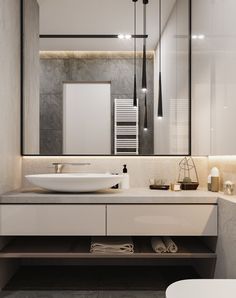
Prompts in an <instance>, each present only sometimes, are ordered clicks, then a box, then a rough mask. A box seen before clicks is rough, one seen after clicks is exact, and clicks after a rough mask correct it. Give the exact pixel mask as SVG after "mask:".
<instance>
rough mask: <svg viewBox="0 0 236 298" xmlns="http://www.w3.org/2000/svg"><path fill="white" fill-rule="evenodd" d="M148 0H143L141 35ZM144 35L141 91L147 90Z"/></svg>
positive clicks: (145, 18) (144, 23)
mask: <svg viewBox="0 0 236 298" xmlns="http://www.w3.org/2000/svg"><path fill="white" fill-rule="evenodd" d="M147 4H148V0H143V35H146V34H147V32H146V31H147V28H146V27H147V12H146V6H147ZM146 56H147V55H146V37H145V36H144V38H143V71H142V91H143V92H147V65H146V64H147V57H146Z"/></svg>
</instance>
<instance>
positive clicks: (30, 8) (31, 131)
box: [24, 0, 39, 154]
mask: <svg viewBox="0 0 236 298" xmlns="http://www.w3.org/2000/svg"><path fill="white" fill-rule="evenodd" d="M38 36H39V5H38V2H37V0H31V1H28V0H24V152H25V153H27V154H39V38H38Z"/></svg>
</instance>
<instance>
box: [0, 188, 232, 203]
mask: <svg viewBox="0 0 236 298" xmlns="http://www.w3.org/2000/svg"><path fill="white" fill-rule="evenodd" d="M219 197H220V195H219V193H213V192H208V191H204V190H197V191H180V192H173V191H165V190H150V189H148V188H131V189H128V190H120V189H119V190H118V189H117V190H116V189H110V190H106V191H99V192H96V193H55V192H48V191H46V190H40V189H33V190H19V191H15V192H10V193H6V194H3V195H1V196H0V204H216V203H217V202H218V198H219ZM230 199H232V197H230ZM235 202H236V199H235Z"/></svg>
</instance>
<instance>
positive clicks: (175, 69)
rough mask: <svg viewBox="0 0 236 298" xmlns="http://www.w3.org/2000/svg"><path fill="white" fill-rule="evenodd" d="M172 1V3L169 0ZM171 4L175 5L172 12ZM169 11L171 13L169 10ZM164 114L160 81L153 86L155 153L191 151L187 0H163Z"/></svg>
mask: <svg viewBox="0 0 236 298" xmlns="http://www.w3.org/2000/svg"><path fill="white" fill-rule="evenodd" d="M171 2H172V4H171V5H170V3H171ZM169 7H172V9H171V11H170V12H169ZM167 11H168V13H167ZM165 15H168V18H165ZM161 43H162V44H161V50H162V52H161V54H162V55H161V62H162V67H161V71H162V96H163V98H162V100H163V116H164V117H163V118H162V119H159V118H158V117H157V103H158V92H159V90H158V84H157V83H156V84H155V86H154V98H155V107H154V134H155V136H156V137H155V139H154V152H155V154H164V155H165V154H188V152H189V146H188V145H189V142H188V140H189V9H188V0H178V1H163V3H162V37H161ZM154 65H155V68H154V69H155V72H154V73H155V79H154V81H155V82H158V80H159V44H158V47H157V49H156V52H155V64H154Z"/></svg>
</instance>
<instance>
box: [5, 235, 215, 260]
mask: <svg viewBox="0 0 236 298" xmlns="http://www.w3.org/2000/svg"><path fill="white" fill-rule="evenodd" d="M173 239H174V241H175V242H176V244H177V246H178V248H179V250H178V252H177V253H163V254H157V253H155V252H154V251H153V250H152V247H151V242H150V237H133V240H134V246H135V252H134V253H133V254H129V255H125V254H124V255H120V254H119V255H117V254H112V255H110V254H107V255H106V254H104V255H101V254H99V255H98V254H94V253H90V241H91V238H90V237H55V236H53V237H39V236H37V237H16V238H14V239H12V240H11V241H10V242H9V243H8V244H7V245H6V246H5V247H4V248H3V249H2V250H1V251H0V258H37V259H38V258H45V259H47V258H63V259H66V258H68V259H69V258H71V259H72V258H74V259H75V258H76V259H98V258H99V259H116V258H121V259H127V258H128V259H139V258H140V259H165V258H166V259H180V258H182V259H212V258H216V253H215V252H213V251H212V250H210V249H209V248H208V247H207V246H206V245H205V244H204V242H203V241H201V238H200V237H173Z"/></svg>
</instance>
